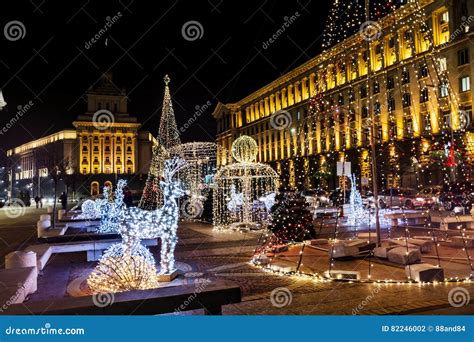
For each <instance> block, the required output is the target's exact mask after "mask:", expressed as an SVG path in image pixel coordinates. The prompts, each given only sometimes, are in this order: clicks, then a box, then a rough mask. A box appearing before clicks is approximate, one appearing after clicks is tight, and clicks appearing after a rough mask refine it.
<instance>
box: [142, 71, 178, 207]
mask: <svg viewBox="0 0 474 342" xmlns="http://www.w3.org/2000/svg"><path fill="white" fill-rule="evenodd" d="M163 80H164V82H165V94H164V97H163V107H162V110H161V119H160V128H159V131H158V136H157V138H156V141H157V143H156V144H155V145H154V146H153V157H152V160H151V164H150V170H149V171H148V178H147V180H146V183H145V187H144V189H143V194H142V198H141V199H140V203H139V204H138V206H139V207H140V208H142V209H146V210H153V209H156V207H157V206H159V205H160V204H162V203H163V194H162V193H161V190H160V179H161V178H162V177H163V163H164V161H165V159H166V158H167V150H168V149H169V148H171V147H174V146H177V145H179V144H181V140H180V138H179V132H178V127H177V125H176V118H175V116H174V110H173V103H172V102H171V95H170V89H169V87H168V83H169V82H170V78H169V77H168V75H166V76H165V77H164V79H163Z"/></svg>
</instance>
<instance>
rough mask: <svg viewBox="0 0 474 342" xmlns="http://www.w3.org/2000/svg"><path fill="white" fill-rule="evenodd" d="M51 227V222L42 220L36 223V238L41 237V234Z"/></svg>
mask: <svg viewBox="0 0 474 342" xmlns="http://www.w3.org/2000/svg"><path fill="white" fill-rule="evenodd" d="M50 227H51V221H50V220H43V221H38V222H37V223H36V228H37V229H36V230H37V233H38V237H39V238H40V237H43V235H44V234H43V233H44V232H45V231H46V230H48V229H49V228H50Z"/></svg>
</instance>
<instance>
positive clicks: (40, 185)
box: [7, 73, 154, 196]
mask: <svg viewBox="0 0 474 342" xmlns="http://www.w3.org/2000/svg"><path fill="white" fill-rule="evenodd" d="M72 125H73V127H74V128H75V129H67V130H63V131H60V132H57V133H54V134H51V135H48V136H46V137H43V138H40V139H37V140H34V141H30V142H28V143H25V144H23V145H21V146H18V147H15V148H13V149H11V150H8V151H7V157H8V158H9V162H10V169H11V170H12V171H13V184H15V187H16V188H17V191H20V190H23V191H25V190H30V191H31V194H32V195H36V194H37V193H38V192H39V193H40V194H41V195H43V196H47V195H48V193H49V192H51V186H48V184H47V181H48V179H47V177H48V169H50V168H51V166H53V165H58V164H61V165H62V167H63V169H64V170H65V171H66V172H67V174H68V176H66V177H65V179H67V181H66V183H68V182H69V183H68V184H66V185H67V187H68V188H69V190H70V191H72V192H75V193H77V194H84V195H86V194H90V195H96V194H98V193H99V192H101V188H102V187H103V186H104V185H106V184H108V183H115V182H116V179H117V178H126V179H129V182H130V185H131V186H132V187H133V186H134V185H136V188H137V189H141V186H142V184H141V182H142V180H143V179H142V175H145V178H146V174H147V173H148V169H149V165H150V161H151V150H152V144H153V141H154V138H153V136H152V135H151V134H150V133H149V132H148V131H143V130H140V126H141V124H140V123H139V122H138V121H137V119H136V118H135V117H133V116H130V115H129V114H128V110H127V96H126V94H125V91H123V90H120V89H117V88H116V86H115V85H114V84H113V83H112V75H111V74H110V73H108V74H105V75H104V76H103V78H102V80H101V81H100V83H99V85H98V86H97V87H95V88H93V89H91V90H90V91H89V92H88V94H87V111H86V112H85V113H84V114H83V115H79V116H78V117H77V119H76V120H75V121H74V122H73V123H72ZM11 178H12V177H11V173H10V180H12V179H11Z"/></svg>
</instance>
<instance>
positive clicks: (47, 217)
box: [39, 214, 51, 221]
mask: <svg viewBox="0 0 474 342" xmlns="http://www.w3.org/2000/svg"><path fill="white" fill-rule="evenodd" d="M39 220H40V221H51V215H49V214H42V215H40V219H39Z"/></svg>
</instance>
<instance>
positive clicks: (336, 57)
mask: <svg viewBox="0 0 474 342" xmlns="http://www.w3.org/2000/svg"><path fill="white" fill-rule="evenodd" d="M372 28H373V29H375V33H374V35H373V36H371V37H370V39H369V38H367V36H365V35H364V34H363V32H362V33H358V34H355V35H353V36H351V37H349V38H347V39H345V40H344V41H342V42H340V43H338V44H337V45H335V46H333V47H331V48H329V49H328V50H326V51H324V52H323V53H321V54H320V55H318V56H316V57H314V58H312V59H311V60H309V61H308V62H306V63H304V64H303V65H301V66H299V67H297V68H296V69H294V70H292V71H290V72H289V73H287V74H285V75H283V76H281V77H280V78H278V79H276V80H274V81H273V82H271V83H269V84H267V85H265V86H264V87H262V88H261V89H259V90H257V91H255V92H253V93H251V94H249V95H248V96H247V97H245V98H244V99H242V100H240V101H238V102H236V103H229V104H222V103H219V104H218V105H217V107H216V108H215V110H214V113H213V116H214V117H215V118H216V120H217V122H218V133H217V142H218V144H219V145H220V146H222V147H224V148H226V149H230V147H231V145H232V142H233V141H234V140H235V139H236V138H238V137H239V136H240V135H242V134H246V135H250V136H252V137H253V138H255V140H256V141H257V142H258V145H259V153H258V161H260V162H264V163H270V164H272V165H273V166H274V167H275V168H276V169H277V171H279V173H280V174H281V175H282V177H283V181H284V183H285V184H286V185H289V186H291V187H314V186H318V185H320V184H323V183H326V184H325V185H326V186H329V187H337V186H338V182H339V179H338V178H337V177H335V173H336V172H335V170H336V162H337V161H351V162H352V165H353V166H352V170H353V172H355V173H356V174H357V175H358V176H359V177H360V178H361V180H362V183H363V184H365V185H367V186H368V185H369V184H370V182H371V181H372V177H371V167H370V165H371V156H370V153H369V150H370V141H371V140H372V139H371V138H372V136H371V134H373V140H374V142H375V143H376V150H377V156H378V158H377V165H378V170H379V172H380V173H381V176H380V178H379V179H381V182H382V183H383V184H382V185H384V186H400V185H402V186H413V187H414V186H416V185H417V184H436V183H441V182H442V181H443V178H445V174H446V168H447V167H448V166H447V164H446V163H447V160H446V159H449V158H451V157H452V156H451V154H452V155H455V157H456V158H457V160H456V163H455V164H456V165H455V166H453V165H452V167H453V168H454V169H455V170H454V173H456V174H458V175H460V176H462V177H465V178H467V179H470V178H472V177H473V174H472V164H473V161H474V132H473V128H472V127H473V125H472V121H473V116H472V98H473V87H472V86H473V80H472V77H473V75H474V63H473V60H474V47H473V40H474V32H473V30H474V3H473V2H472V1H467V0H416V1H409V2H408V4H406V5H404V6H402V7H400V8H398V9H397V10H395V11H394V12H393V13H391V14H389V15H388V16H386V17H384V18H382V19H380V20H379V21H377V22H376V23H375V24H373V25H372ZM372 120H373V121H372ZM372 122H374V125H373V127H374V129H373V133H372V129H371V127H372ZM453 150H454V152H453ZM443 152H446V153H443ZM230 162H232V161H231V160H228V159H227V158H226V157H225V155H222V156H221V157H220V158H219V160H218V163H219V164H220V165H225V164H227V163H230Z"/></svg>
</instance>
